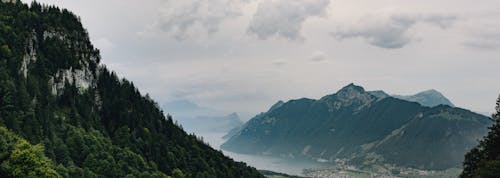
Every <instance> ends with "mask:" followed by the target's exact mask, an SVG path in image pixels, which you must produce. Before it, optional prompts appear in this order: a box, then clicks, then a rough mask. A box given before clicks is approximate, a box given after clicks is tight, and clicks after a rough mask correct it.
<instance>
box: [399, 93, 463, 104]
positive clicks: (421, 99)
mask: <svg viewBox="0 0 500 178" xmlns="http://www.w3.org/2000/svg"><path fill="white" fill-rule="evenodd" d="M392 97H394V98H399V99H402V100H407V101H412V102H417V103H420V104H421V105H424V106H428V107H434V106H438V105H441V104H442V105H448V106H451V107H454V106H455V105H453V103H451V102H450V100H448V98H446V97H445V96H444V95H443V94H441V93H440V92H439V91H437V90H434V89H431V90H427V91H423V92H420V93H417V94H415V95H409V96H404V95H393V96H392Z"/></svg>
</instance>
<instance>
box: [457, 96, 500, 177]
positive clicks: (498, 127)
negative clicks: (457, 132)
mask: <svg viewBox="0 0 500 178" xmlns="http://www.w3.org/2000/svg"><path fill="white" fill-rule="evenodd" d="M496 104H497V105H496V113H495V114H493V115H492V119H493V120H494V122H495V124H494V125H493V126H491V127H490V131H489V133H488V135H487V136H486V137H484V139H483V140H481V142H480V143H479V145H478V146H477V147H475V148H473V149H472V150H471V151H470V152H469V153H467V154H466V155H465V160H464V170H463V172H462V174H461V175H460V177H463V178H468V177H500V97H499V98H498V100H497V103H496Z"/></svg>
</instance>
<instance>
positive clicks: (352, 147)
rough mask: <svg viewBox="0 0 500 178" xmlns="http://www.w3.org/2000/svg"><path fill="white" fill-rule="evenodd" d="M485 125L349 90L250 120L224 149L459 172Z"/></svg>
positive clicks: (447, 110)
mask: <svg viewBox="0 0 500 178" xmlns="http://www.w3.org/2000/svg"><path fill="white" fill-rule="evenodd" d="M490 124H491V122H490V121H489V120H488V118H486V117H484V116H482V115H479V114H475V113H473V112H470V111H467V110H464V109H460V108H453V107H450V106H445V105H440V106H436V107H433V108H429V107H425V106H422V105H420V104H418V103H414V102H408V101H404V100H400V99H396V98H393V97H384V98H379V97H377V96H375V95H372V94H370V93H369V92H365V91H364V89H363V88H361V87H358V86H354V85H349V86H347V87H344V88H343V89H342V90H340V91H339V92H337V93H336V94H333V95H328V96H325V97H323V98H321V99H319V100H312V99H299V100H291V101H289V102H286V103H284V104H279V105H277V106H274V107H272V109H270V110H269V111H268V112H266V113H263V114H260V115H258V116H256V117H254V118H253V119H251V120H250V121H248V122H247V123H246V124H245V126H244V127H243V128H241V129H240V130H239V132H237V133H235V134H234V136H233V137H232V138H230V139H229V140H228V141H227V142H226V143H224V144H223V145H222V148H223V149H227V150H230V151H235V152H241V153H247V154H270V155H274V156H284V157H295V158H297V157H299V158H304V157H305V158H313V159H318V158H321V159H325V160H329V161H331V162H334V161H335V160H336V159H343V161H347V162H348V163H349V164H354V165H356V166H359V167H364V166H373V165H375V164H391V165H396V166H401V167H412V168H419V169H447V168H451V167H460V164H461V162H462V157H463V155H464V154H465V153H466V152H467V149H469V148H471V147H472V146H473V145H475V144H477V139H478V138H481V137H482V136H484V135H485V134H486V132H487V127H488V126H489V125H490Z"/></svg>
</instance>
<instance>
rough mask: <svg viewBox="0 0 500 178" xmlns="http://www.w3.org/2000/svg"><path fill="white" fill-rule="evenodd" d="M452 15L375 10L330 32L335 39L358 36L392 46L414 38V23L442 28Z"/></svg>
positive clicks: (450, 23) (400, 44)
mask: <svg viewBox="0 0 500 178" xmlns="http://www.w3.org/2000/svg"><path fill="white" fill-rule="evenodd" d="M456 19H457V17H456V16H451V15H440V14H427V15H421V14H408V13H399V12H378V13H374V14H369V15H366V16H364V17H363V18H361V19H359V20H358V21H357V22H355V23H352V24H347V25H341V26H339V28H338V29H337V30H336V31H334V32H332V33H331V34H332V35H333V36H334V37H336V38H338V39H349V38H362V39H364V40H365V41H366V42H367V43H369V44H371V45H374V46H377V47H380V48H387V49H396V48H402V47H404V46H405V45H407V44H409V43H411V42H413V41H415V40H417V39H418V37H416V36H415V35H414V34H413V33H411V29H412V28H413V27H414V26H415V25H416V24H417V23H425V24H428V25H432V26H437V27H440V28H443V29H444V28H448V27H449V26H451V25H452V24H453V22H454V21H455V20H456Z"/></svg>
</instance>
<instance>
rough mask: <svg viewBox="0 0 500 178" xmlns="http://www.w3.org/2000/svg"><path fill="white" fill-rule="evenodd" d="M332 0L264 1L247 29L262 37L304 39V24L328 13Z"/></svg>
mask: <svg viewBox="0 0 500 178" xmlns="http://www.w3.org/2000/svg"><path fill="white" fill-rule="evenodd" d="M329 4H330V0H273V1H263V2H261V3H260V4H259V5H258V7H257V12H256V13H255V14H254V15H253V19H252V21H251V22H250V25H249V27H248V29H247V31H248V33H250V34H255V35H257V37H258V38H260V39H267V38H270V37H273V36H277V37H281V38H286V39H290V40H302V39H303V37H302V36H301V34H300V32H301V29H302V24H303V23H304V21H306V20H307V19H308V18H310V17H315V16H323V15H325V14H326V9H327V6H328V5H329Z"/></svg>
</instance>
